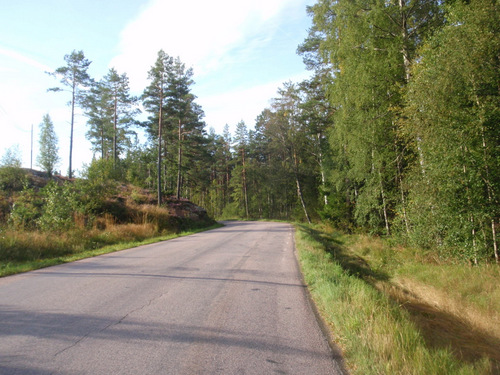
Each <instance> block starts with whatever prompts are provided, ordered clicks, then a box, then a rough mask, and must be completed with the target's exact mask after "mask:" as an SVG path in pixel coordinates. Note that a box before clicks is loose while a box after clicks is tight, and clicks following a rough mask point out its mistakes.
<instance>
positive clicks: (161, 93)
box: [158, 91, 163, 206]
mask: <svg viewBox="0 0 500 375" xmlns="http://www.w3.org/2000/svg"><path fill="white" fill-rule="evenodd" d="M162 118H163V91H161V92H160V110H159V113H158V206H160V205H161V202H162V194H161V190H162V187H161V153H162V151H163V150H162V127H163V121H162Z"/></svg>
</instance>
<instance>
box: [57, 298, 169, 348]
mask: <svg viewBox="0 0 500 375" xmlns="http://www.w3.org/2000/svg"><path fill="white" fill-rule="evenodd" d="M165 294H167V293H162V294H161V295H159V296H157V297H154V298H152V299H150V300H149V301H148V302H146V303H145V304H144V305H142V306H140V307H138V308H136V309H134V310H132V311H129V312H128V313H127V314H125V315H124V316H122V317H121V318H120V319H118V320H117V321H114V322H112V323H109V324H108V325H107V326H105V327H103V328H101V329H99V330H92V331H89V332H87V333H86V334H85V335H83V336H82V337H80V338H79V339H78V340H76V341H75V342H73V343H72V344H71V345H68V346H67V347H65V348H64V349H62V350H60V351H58V352H57V353H55V354H54V358H55V357H57V356H58V355H60V354H62V353H64V352H65V351H67V350H69V349H71V348H74V347H75V346H77V345H78V344H79V343H80V342H82V341H83V340H85V339H86V338H87V337H89V336H90V335H91V334H94V333H96V334H99V333H102V332H104V331H106V330H107V329H108V328H111V327H113V326H117V325H118V324H121V323H122V322H123V321H124V320H125V319H127V318H128V317H129V316H130V315H131V314H134V313H136V312H138V311H141V310H143V309H145V308H146V307H149V306H151V304H152V303H153V301H155V300H157V299H160V298H162V297H163V296H164V295H165Z"/></svg>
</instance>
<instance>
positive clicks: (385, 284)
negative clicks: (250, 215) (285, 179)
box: [296, 225, 500, 375]
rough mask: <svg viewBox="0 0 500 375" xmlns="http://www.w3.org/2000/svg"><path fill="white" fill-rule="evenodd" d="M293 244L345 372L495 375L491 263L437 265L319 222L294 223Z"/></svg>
mask: <svg viewBox="0 0 500 375" xmlns="http://www.w3.org/2000/svg"><path fill="white" fill-rule="evenodd" d="M296 241H297V249H298V251H299V259H300V264H301V268H302V271H303V273H304V278H305V281H306V283H307V284H308V286H309V288H310V290H311V294H312V296H313V299H314V300H315V302H316V304H317V306H318V309H319V310H320V313H321V314H322V316H323V317H324V319H325V321H326V323H327V324H328V326H329V327H330V329H331V331H332V334H333V336H334V337H335V340H336V342H337V344H338V345H339V346H340V348H341V349H342V351H343V355H344V358H345V361H346V365H347V367H348V369H349V371H350V372H351V373H352V374H363V375H365V374H443V375H445V374H446V375H447V374H498V373H499V363H500V354H499V351H498V350H497V349H498V348H499V347H500V335H499V334H498V326H499V325H498V319H499V314H498V311H499V310H498V303H499V301H500V295H499V294H498V292H497V290H498V288H497V287H495V286H498V285H499V282H500V275H499V272H498V267H494V266H489V267H487V266H483V267H482V268H481V270H479V269H478V268H471V267H470V266H467V265H444V264H438V263H436V262H435V261H434V260H432V256H430V255H425V254H424V255H422V253H421V252H418V251H415V249H411V248H402V247H397V246H391V245H390V244H389V243H387V242H384V241H382V240H381V239H379V238H374V237H370V236H359V235H357V236H347V235H344V234H341V233H339V232H335V231H334V230H332V229H330V228H326V227H324V226H323V227H319V226H305V225H298V226H297V234H296ZM438 297H439V298H438ZM495 330H496V331H495Z"/></svg>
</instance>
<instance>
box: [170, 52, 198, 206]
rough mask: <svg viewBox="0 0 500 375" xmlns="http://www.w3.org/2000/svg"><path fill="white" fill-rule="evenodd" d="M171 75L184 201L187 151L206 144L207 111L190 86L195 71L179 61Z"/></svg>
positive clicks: (179, 180) (178, 192) (178, 193)
mask: <svg viewBox="0 0 500 375" xmlns="http://www.w3.org/2000/svg"><path fill="white" fill-rule="evenodd" d="M172 68H173V69H172V71H171V74H169V75H168V77H167V80H168V86H169V90H168V98H167V116H168V121H169V122H170V123H171V125H170V126H169V128H170V129H172V131H173V130H174V129H175V130H176V133H177V134H175V136H173V137H172V139H175V142H176V143H177V181H176V190H175V191H176V193H175V195H176V197H177V199H180V197H181V190H182V181H183V176H182V171H183V157H184V156H185V153H186V151H187V149H189V148H191V150H193V147H196V145H198V144H200V142H201V141H202V132H203V127H204V125H205V124H204V123H203V122H202V121H201V118H202V117H203V111H202V109H201V107H200V106H199V105H197V104H196V103H195V102H194V100H195V99H196V96H195V95H193V94H192V93H191V90H190V86H191V85H192V84H193V83H194V82H193V80H192V76H193V70H192V69H186V67H185V65H184V64H183V63H182V62H181V60H180V59H179V58H176V59H175V60H174V62H173V67H172Z"/></svg>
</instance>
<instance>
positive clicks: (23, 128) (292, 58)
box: [0, 0, 314, 174]
mask: <svg viewBox="0 0 500 375" xmlns="http://www.w3.org/2000/svg"><path fill="white" fill-rule="evenodd" d="M313 4H314V0H211V1H207V0H179V1H173V0H17V1H11V0H0V9H2V10H1V11H0V158H1V157H2V156H3V155H5V152H6V150H7V149H8V148H10V147H18V149H19V150H20V153H21V157H22V162H23V167H28V168H29V167H30V165H31V164H32V165H33V168H35V169H37V168H38V166H37V163H36V158H37V152H38V140H39V125H40V123H41V122H42V118H43V116H44V115H45V114H49V115H50V117H51V119H52V122H53V123H54V127H55V131H56V133H57V136H58V139H59V142H58V145H59V156H60V157H61V163H60V165H59V170H61V171H62V173H63V174H66V173H67V169H68V160H69V137H70V125H69V124H70V119H71V109H70V107H69V106H68V102H69V100H70V96H69V95H70V94H69V93H68V92H47V89H48V88H51V87H56V86H60V84H59V82H58V80H57V79H55V78H53V77H51V76H50V75H48V74H47V73H46V72H53V71H55V70H56V69H57V68H58V67H61V66H64V65H65V61H64V56H65V55H67V54H70V53H71V52H72V51H73V50H76V51H80V50H82V51H83V52H84V54H85V57H86V58H87V59H88V60H90V61H92V64H91V65H90V67H89V70H88V73H89V74H90V76H91V77H92V78H94V79H96V80H100V79H101V78H102V77H103V76H104V75H105V74H106V73H107V72H108V71H109V69H110V68H113V67H114V68H115V69H117V71H118V72H119V73H120V74H121V73H126V74H127V75H128V77H129V79H130V88H131V94H133V95H140V94H141V93H142V92H143V90H144V88H145V87H146V86H147V85H148V80H147V72H148V71H149V69H150V68H151V66H152V65H153V64H154V62H155V60H156V57H157V53H158V51H159V50H160V49H163V50H164V51H165V52H166V53H167V54H168V55H170V56H173V57H179V58H180V59H181V61H182V62H184V63H185V65H186V67H188V68H189V67H191V68H193V72H194V76H193V79H194V81H195V84H194V85H193V86H192V87H191V89H192V93H193V94H194V95H196V96H197V100H196V102H197V103H198V104H199V105H201V107H202V108H203V110H204V112H205V118H204V121H205V122H206V124H207V131H208V130H209V129H210V128H213V129H214V130H215V131H216V133H218V134H222V131H223V128H224V125H226V124H228V125H229V127H230V130H231V131H234V129H235V127H236V124H237V123H238V122H239V121H245V123H246V124H247V126H248V127H249V128H252V127H253V125H254V123H255V118H256V117H257V116H258V115H259V113H260V112H261V111H262V110H263V109H265V108H266V107H268V106H269V104H270V100H271V99H272V98H273V97H276V92H277V90H278V88H279V87H281V86H282V85H283V83H285V82H287V81H293V82H300V81H302V80H304V79H306V78H307V77H309V75H310V73H309V72H308V71H306V69H305V66H304V64H303V62H302V58H301V57H300V56H298V55H297V54H296V50H297V47H298V45H299V44H300V43H302V42H303V41H304V39H305V37H306V36H307V32H308V29H309V27H310V26H311V20H310V17H309V16H308V15H307V12H306V6H307V5H313ZM32 127H33V158H31V149H32V148H31V129H32ZM74 131H75V133H74V149H73V169H76V171H77V174H78V172H79V171H81V170H82V168H83V167H84V165H85V164H88V163H90V161H91V160H92V152H91V149H90V148H91V145H90V142H89V141H88V140H87V139H86V138H85V133H86V131H87V126H86V118H85V117H84V116H83V115H82V114H78V115H77V116H76V118H75V130H74Z"/></svg>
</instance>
